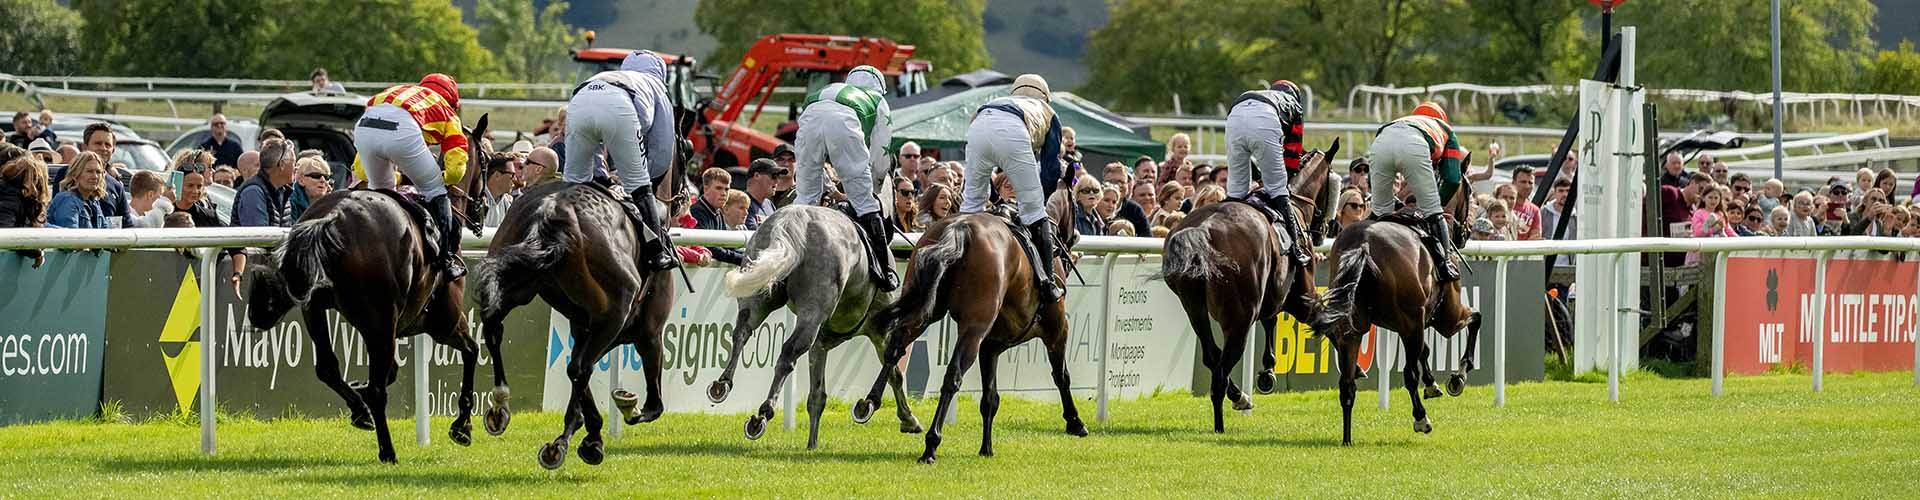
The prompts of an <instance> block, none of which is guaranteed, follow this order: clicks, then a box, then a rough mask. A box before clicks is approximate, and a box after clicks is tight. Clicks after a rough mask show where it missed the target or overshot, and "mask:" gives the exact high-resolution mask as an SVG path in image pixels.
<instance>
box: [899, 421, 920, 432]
mask: <svg viewBox="0 0 1920 500" xmlns="http://www.w3.org/2000/svg"><path fill="white" fill-rule="evenodd" d="M921 432H925V429H921V428H920V419H917V418H913V417H907V419H906V420H901V421H900V433H901V434H919V433H921Z"/></svg>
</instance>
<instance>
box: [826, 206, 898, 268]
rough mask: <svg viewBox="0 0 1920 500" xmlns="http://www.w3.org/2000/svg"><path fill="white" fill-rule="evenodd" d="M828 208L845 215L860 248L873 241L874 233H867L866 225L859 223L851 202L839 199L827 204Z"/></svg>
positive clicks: (886, 235)
mask: <svg viewBox="0 0 1920 500" xmlns="http://www.w3.org/2000/svg"><path fill="white" fill-rule="evenodd" d="M828 208H832V209H834V211H837V212H840V214H841V215H845V216H847V221H849V222H852V223H853V234H856V235H859V238H860V248H868V244H869V242H872V241H873V238H874V235H871V234H867V227H866V225H865V224H861V223H860V214H859V213H856V212H854V210H853V203H850V202H848V201H847V200H840V201H836V202H833V204H831V205H828ZM891 236H892V235H891V234H883V235H880V237H881V238H887V237H891ZM888 258H892V256H888Z"/></svg>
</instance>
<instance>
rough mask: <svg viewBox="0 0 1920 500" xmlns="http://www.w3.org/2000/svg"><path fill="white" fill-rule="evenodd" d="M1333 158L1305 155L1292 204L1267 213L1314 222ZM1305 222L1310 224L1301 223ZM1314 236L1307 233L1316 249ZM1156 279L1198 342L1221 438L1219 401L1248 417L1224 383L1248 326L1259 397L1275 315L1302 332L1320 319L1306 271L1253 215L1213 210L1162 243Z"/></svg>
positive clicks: (1269, 371)
mask: <svg viewBox="0 0 1920 500" xmlns="http://www.w3.org/2000/svg"><path fill="white" fill-rule="evenodd" d="M1339 151H1340V141H1339V140H1338V139H1335V140H1334V142H1333V146H1332V148H1331V149H1330V150H1329V151H1327V152H1326V153H1324V154H1323V153H1321V152H1319V151H1312V152H1309V153H1307V165H1306V166H1305V167H1304V168H1302V169H1301V170H1300V174H1299V175H1298V176H1297V177H1295V178H1294V179H1293V185H1292V190H1293V193H1294V194H1293V196H1292V198H1293V199H1292V203H1290V204H1289V206H1284V207H1273V208H1274V209H1275V210H1296V211H1297V213H1298V214H1299V216H1296V217H1295V220H1303V221H1313V222H1318V221H1319V220H1321V219H1322V218H1324V217H1325V216H1326V212H1327V211H1326V210H1324V208H1325V205H1326V203H1327V202H1328V201H1329V200H1331V199H1332V197H1331V195H1329V194H1328V193H1327V192H1326V191H1327V190H1326V189H1325V187H1326V184H1327V178H1328V173H1329V170H1330V165H1331V164H1332V162H1331V160H1330V159H1331V158H1333V155H1334V154H1335V153H1338V152H1339ZM1308 215H1311V216H1312V217H1310V218H1309V217H1306V216H1308ZM1318 233H1319V231H1309V234H1311V235H1313V236H1314V238H1312V240H1313V241H1312V242H1313V243H1314V244H1316V245H1317V244H1318V243H1319V242H1318V241H1317V240H1318V237H1317V236H1318ZM1164 255H1165V257H1164V258H1163V259H1162V260H1161V264H1160V274H1159V278H1161V279H1163V280H1165V281H1166V282H1167V288H1169V289H1172V290H1173V294H1174V295H1175V296H1178V297H1179V298H1180V306H1181V307H1182V308H1184V309H1186V312H1187V321H1188V322H1189V323H1191V324H1192V327H1193V333H1194V335H1196V336H1198V337H1200V360H1201V362H1202V363H1203V364H1204V365H1205V366H1206V367H1207V369H1208V370H1209V371H1210V373H1211V375H1212V386H1211V391H1210V392H1211V397H1212V399H1213V431H1214V432H1226V424H1225V421H1224V419H1223V418H1222V416H1221V408H1220V402H1221V399H1222V398H1230V399H1231V400H1232V401H1233V407H1234V409H1235V410H1240V411H1243V412H1244V411H1251V410H1252V409H1253V399H1252V398H1249V397H1247V395H1246V393H1245V392H1242V391H1241V390H1240V388H1239V387H1238V386H1236V385H1234V384H1233V382H1232V381H1230V380H1228V379H1227V374H1228V373H1232V371H1233V368H1234V366H1236V365H1238V364H1239V363H1240V357H1241V355H1242V354H1244V353H1245V352H1246V347H1247V335H1248V333H1249V331H1250V330H1251V329H1252V327H1253V324H1254V322H1255V321H1256V320H1257V321H1259V322H1261V323H1262V324H1263V325H1264V326H1265V328H1264V329H1263V330H1261V332H1260V339H1261V343H1260V345H1261V347H1260V352H1261V354H1262V356H1261V359H1262V370H1261V372H1260V379H1259V381H1258V385H1259V386H1260V387H1259V389H1260V391H1261V392H1271V391H1272V390H1273V384H1274V375H1273V365H1274V358H1273V335H1274V330H1275V329H1276V327H1277V325H1278V321H1279V314H1280V312H1282V311H1284V312H1286V313H1288V314H1292V315H1293V316H1294V317H1295V318H1299V321H1300V322H1302V323H1305V324H1311V323H1312V321H1313V319H1314V318H1316V317H1318V316H1319V311H1318V308H1319V293H1318V291H1316V290H1315V288H1314V284H1313V266H1312V265H1308V266H1298V265H1296V264H1294V262H1293V259H1290V258H1287V249H1286V248H1284V247H1282V246H1281V245H1280V239H1279V236H1278V234H1277V232H1276V231H1275V230H1274V227H1273V224H1271V223H1269V222H1267V218H1266V216H1265V215H1263V214H1262V213H1261V212H1260V210H1259V209H1257V208H1254V207H1252V206H1249V205H1247V204H1245V203H1237V202H1227V203H1214V204H1211V205H1207V206H1205V207H1201V208H1199V209H1197V210H1194V211H1193V214H1192V215H1189V216H1187V218H1186V220H1184V221H1181V223H1180V225H1179V227H1177V228H1175V229H1174V230H1173V233H1172V234H1170V235H1168V237H1167V241H1166V250H1165V253H1164ZM1213 324H1218V325H1220V328H1219V333H1220V336H1221V337H1222V342H1221V343H1216V342H1215V340H1214V329H1213V327H1212V325H1213Z"/></svg>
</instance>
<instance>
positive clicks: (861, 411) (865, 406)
mask: <svg viewBox="0 0 1920 500" xmlns="http://www.w3.org/2000/svg"><path fill="white" fill-rule="evenodd" d="M878 406H880V405H879V404H877V403H874V402H873V400H868V399H862V400H859V401H855V402H854V403H853V423H856V424H865V423H867V421H868V420H872V419H873V410H874V409H875V408H876V407H878Z"/></svg>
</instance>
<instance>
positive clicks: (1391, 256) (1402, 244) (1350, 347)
mask: <svg viewBox="0 0 1920 500" xmlns="http://www.w3.org/2000/svg"><path fill="white" fill-rule="evenodd" d="M1471 191H1472V186H1471V184H1469V183H1461V186H1460V190H1459V191H1457V192H1455V194H1454V197H1453V199H1452V200H1449V201H1448V202H1447V206H1446V211H1447V212H1448V214H1449V215H1450V216H1451V217H1452V220H1450V221H1448V223H1449V224H1453V225H1454V227H1453V231H1452V233H1453V234H1454V235H1455V239H1456V240H1458V241H1454V242H1453V243H1454V244H1455V245H1464V244H1465V241H1464V238H1463V236H1464V235H1465V234H1466V232H1465V228H1464V227H1462V224H1461V223H1460V221H1462V220H1466V218H1467V214H1468V211H1467V209H1468V206H1469V205H1468V204H1469V203H1470V202H1469V201H1468V200H1471V199H1472V198H1473V193H1472V192H1471ZM1389 217H1395V216H1389ZM1404 220H1406V221H1413V220H1414V219H1412V218H1406V219H1404ZM1458 247H1459V246H1456V248H1458ZM1332 255H1333V257H1334V258H1335V259H1337V260H1338V264H1337V267H1336V269H1335V271H1334V274H1333V283H1332V284H1331V285H1329V287H1328V290H1327V296H1326V300H1325V309H1323V310H1322V311H1321V314H1320V318H1319V320H1318V321H1316V322H1314V323H1313V325H1314V326H1313V329H1314V332H1315V333H1316V334H1318V335H1322V336H1325V337H1326V338H1327V339H1330V340H1331V341H1332V342H1333V343H1334V351H1335V357H1336V359H1337V360H1338V362H1337V363H1338V364H1339V366H1340V411H1341V418H1342V427H1341V434H1340V442H1341V444H1353V403H1354V397H1355V393H1356V392H1357V391H1358V387H1356V386H1355V383H1354V380H1355V379H1356V378H1358V376H1359V370H1360V368H1359V364H1358V361H1359V360H1358V359H1357V357H1358V356H1359V353H1360V347H1361V346H1360V343H1361V342H1362V341H1363V340H1364V339H1365V338H1366V333H1367V330H1368V328H1370V327H1375V326H1377V327H1380V328H1383V329H1386V330H1392V331H1394V332H1395V333H1397V334H1399V335H1400V345H1401V347H1402V349H1403V350H1404V353H1403V355H1404V356H1405V360H1406V361H1405V362H1406V365H1405V367H1404V368H1403V369H1402V372H1401V376H1402V381H1403V384H1404V385H1406V388H1407V395H1408V396H1409V397H1410V398H1412V399H1413V420H1414V423H1413V429H1414V431H1416V432H1420V433H1430V432H1433V424H1432V423H1430V422H1428V421H1427V409H1426V407H1425V406H1424V405H1422V404H1421V401H1420V400H1421V395H1420V394H1419V393H1417V392H1416V389H1415V387H1416V386H1421V385H1423V384H1424V386H1425V389H1426V395H1425V396H1426V397H1427V398H1434V397H1439V396H1440V388H1439V387H1438V386H1436V385H1435V384H1434V380H1433V363H1432V360H1431V359H1429V358H1431V354H1432V353H1431V352H1429V350H1428V349H1427V345H1426V330H1427V328H1428V327H1432V328H1433V329H1434V330H1436V331H1438V332H1439V333H1440V335H1441V336H1444V337H1446V338H1453V336H1454V335H1455V334H1457V333H1458V332H1459V331H1460V330H1461V329H1462V328H1465V329H1466V330H1467V348H1466V354H1465V355H1463V356H1462V357H1461V359H1460V371H1459V372H1455V373H1454V374H1453V376H1452V377H1451V378H1450V379H1448V381H1447V392H1448V393H1449V394H1451V395H1454V396H1459V395H1460V392H1461V391H1462V390H1464V387H1465V385H1466V373H1467V372H1469V371H1471V370H1473V368H1474V355H1475V353H1476V352H1477V351H1478V349H1479V339H1480V313H1478V312H1475V311H1473V310H1472V309H1469V308H1467V306H1466V304H1465V303H1464V302H1462V301H1461V300H1460V283H1459V282H1457V281H1456V282H1453V283H1441V282H1439V281H1438V280H1437V279H1436V277H1435V270H1434V263H1433V260H1434V259H1433V257H1432V256H1431V254H1428V253H1427V247H1426V245H1424V244H1422V243H1421V241H1420V235H1419V234H1417V233H1415V232H1414V231H1413V230H1412V229H1409V228H1408V226H1407V225H1406V224H1403V223H1390V222H1382V221H1375V220H1366V221H1361V222H1358V223H1355V224H1353V225H1352V226H1348V227H1347V228H1345V229H1343V230H1341V231H1340V235H1339V236H1337V237H1336V238H1334V241H1333V252H1332ZM1495 286H1500V285H1499V284H1496V285H1495ZM1379 368H1380V369H1381V370H1383V371H1384V370H1386V369H1387V367H1385V366H1379Z"/></svg>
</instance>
